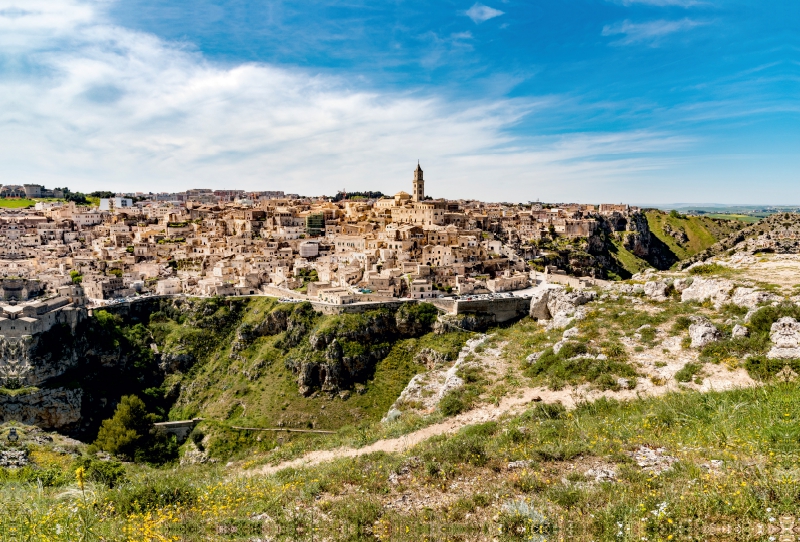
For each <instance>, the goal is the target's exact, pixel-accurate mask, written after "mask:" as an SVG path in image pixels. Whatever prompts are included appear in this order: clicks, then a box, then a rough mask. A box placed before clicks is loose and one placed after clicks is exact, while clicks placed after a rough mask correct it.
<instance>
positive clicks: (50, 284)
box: [0, 165, 647, 305]
mask: <svg viewBox="0 0 800 542" xmlns="http://www.w3.org/2000/svg"><path fill="white" fill-rule="evenodd" d="M57 192H58V194H56V193H55V191H53V190H47V189H45V188H44V187H41V186H38V185H25V186H5V187H2V189H0V197H25V196H27V197H29V198H39V197H53V196H59V195H60V196H63V195H64V190H62V189H57ZM368 194H370V195H371V194H373V193H368ZM128 196H130V197H128ZM642 223H644V228H646V220H644V216H643V214H642V213H641V211H640V210H639V209H637V208H635V207H631V206H628V205H611V204H601V205H579V204H565V205H542V204H539V203H533V204H527V205H523V204H518V205H515V204H498V203H483V202H480V201H474V200H447V199H432V198H430V197H428V196H426V193H425V180H424V177H423V171H422V168H421V167H420V166H419V165H417V168H416V170H415V171H414V173H413V179H412V186H411V193H406V192H404V191H401V192H398V193H397V194H395V195H394V196H391V197H387V196H382V197H365V196H360V195H351V196H349V197H348V195H347V194H339V196H337V197H336V198H330V197H316V198H307V197H300V196H298V195H293V194H288V195H287V194H284V193H283V192H277V191H271V192H245V191H243V190H217V191H212V190H199V189H198V190H187V191H186V192H183V193H177V194H130V195H117V196H115V197H109V198H103V199H101V200H100V201H99V205H94V206H92V205H78V204H76V203H75V202H74V201H38V202H37V203H36V204H35V205H34V206H33V207H29V208H19V209H12V208H4V209H3V210H2V211H1V212H0V276H2V277H5V278H7V279H8V278H13V279H14V280H17V281H22V283H20V284H23V285H24V289H25V292H26V296H24V297H25V298H26V299H27V297H33V294H37V293H40V292H43V293H47V292H52V293H54V294H55V293H56V292H58V289H59V288H62V287H64V286H71V285H73V284H80V285H81V286H82V287H83V290H84V292H85V296H86V298H87V299H88V301H89V303H90V304H108V303H113V302H114V300H120V299H131V298H134V297H137V296H142V295H170V294H186V295H193V296H220V295H254V294H264V293H267V294H270V295H276V296H284V297H291V298H294V299H309V300H315V301H319V302H322V303H330V304H334V305H347V304H352V303H358V302H362V301H372V302H376V301H378V302H379V301H383V300H392V299H399V298H406V299H408V298H410V299H430V298H438V297H442V296H464V295H478V294H486V295H491V294H497V293H501V292H513V291H518V290H524V289H525V288H527V287H529V285H530V284H531V280H532V279H533V280H534V281H535V278H536V274H537V273H540V274H541V273H551V274H558V273H563V271H560V270H559V269H558V266H557V265H553V261H555V262H558V259H557V257H556V258H555V259H554V258H553V257H552V255H551V258H550V259H548V258H547V250H546V249H547V248H548V247H549V248H550V249H553V243H555V244H558V243H559V242H560V243H567V244H569V243H572V242H573V241H574V240H577V239H582V240H584V241H583V246H577V248H576V251H575V252H573V254H579V255H583V257H589V254H590V253H592V252H597V250H595V249H598V247H599V249H602V239H604V238H605V237H608V236H611V235H614V234H615V233H616V234H617V235H618V236H619V238H620V239H621V240H622V242H624V243H627V246H628V248H630V249H631V250H632V251H633V252H634V253H636V252H637V250H638V251H639V252H640V253H641V252H642V251H645V252H646V250H647V240H646V239H645V238H643V237H642V236H641V235H638V236H637V233H641V230H642ZM542 247H545V248H542ZM572 248H574V249H575V247H572ZM552 252H553V254H555V255H556V256H557V254H556V253H557V251H552ZM543 256H544V258H542V257H543ZM572 264H573V265H572V268H571V269H570V271H571V272H572V273H573V274H577V275H581V274H583V275H589V276H596V277H597V278H605V277H603V276H602V275H603V271H602V269H600V268H599V267H597V266H595V267H587V268H581V267H580V265H577V266H576V265H575V264H576V261H575V260H573V261H572ZM568 265H569V264H568ZM17 288H22V286H17ZM28 292H30V295H27V293H28ZM72 295H74V294H72ZM6 297H7V298H8V296H6ZM12 297H13V296H12ZM79 297H80V296H79ZM17 301H24V299H17Z"/></svg>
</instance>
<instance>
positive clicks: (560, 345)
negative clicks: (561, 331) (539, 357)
mask: <svg viewBox="0 0 800 542" xmlns="http://www.w3.org/2000/svg"><path fill="white" fill-rule="evenodd" d="M565 344H567V341H558V342H557V343H556V344H554V345H553V353H554V354H558V353H559V352H561V349H562V348H564V345H565Z"/></svg>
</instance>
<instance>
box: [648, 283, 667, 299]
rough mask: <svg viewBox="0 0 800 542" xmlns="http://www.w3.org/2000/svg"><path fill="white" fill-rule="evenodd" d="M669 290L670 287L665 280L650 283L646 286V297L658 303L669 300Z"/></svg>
mask: <svg viewBox="0 0 800 542" xmlns="http://www.w3.org/2000/svg"><path fill="white" fill-rule="evenodd" d="M667 290H669V285H668V284H667V283H666V282H664V281H663V280H655V281H650V282H647V283H645V285H644V295H646V296H647V297H649V298H650V299H655V300H657V301H664V300H666V299H667Z"/></svg>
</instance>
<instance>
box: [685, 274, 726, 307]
mask: <svg viewBox="0 0 800 542" xmlns="http://www.w3.org/2000/svg"><path fill="white" fill-rule="evenodd" d="M731 290H733V282H731V281H730V280H728V279H704V278H695V279H694V280H693V281H692V284H691V285H689V286H688V287H686V288H684V290H683V291H682V292H681V301H683V302H687V301H700V302H703V301H706V300H711V301H712V302H713V303H714V307H716V308H719V307H721V306H722V305H724V304H725V303H727V302H728V301H729V300H730V292H731Z"/></svg>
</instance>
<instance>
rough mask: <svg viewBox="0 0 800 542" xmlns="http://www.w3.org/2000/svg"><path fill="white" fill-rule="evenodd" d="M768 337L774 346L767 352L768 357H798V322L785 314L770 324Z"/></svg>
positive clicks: (799, 337) (799, 355)
mask: <svg viewBox="0 0 800 542" xmlns="http://www.w3.org/2000/svg"><path fill="white" fill-rule="evenodd" d="M769 338H770V340H771V341H772V343H773V344H774V346H773V347H772V348H771V349H770V351H769V352H768V353H767V357H768V358H770V359H791V358H800V323H798V322H797V320H795V319H794V318H791V317H789V316H785V317H783V318H781V319H780V320H778V321H777V322H775V323H774V324H772V327H771V328H770V332H769Z"/></svg>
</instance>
